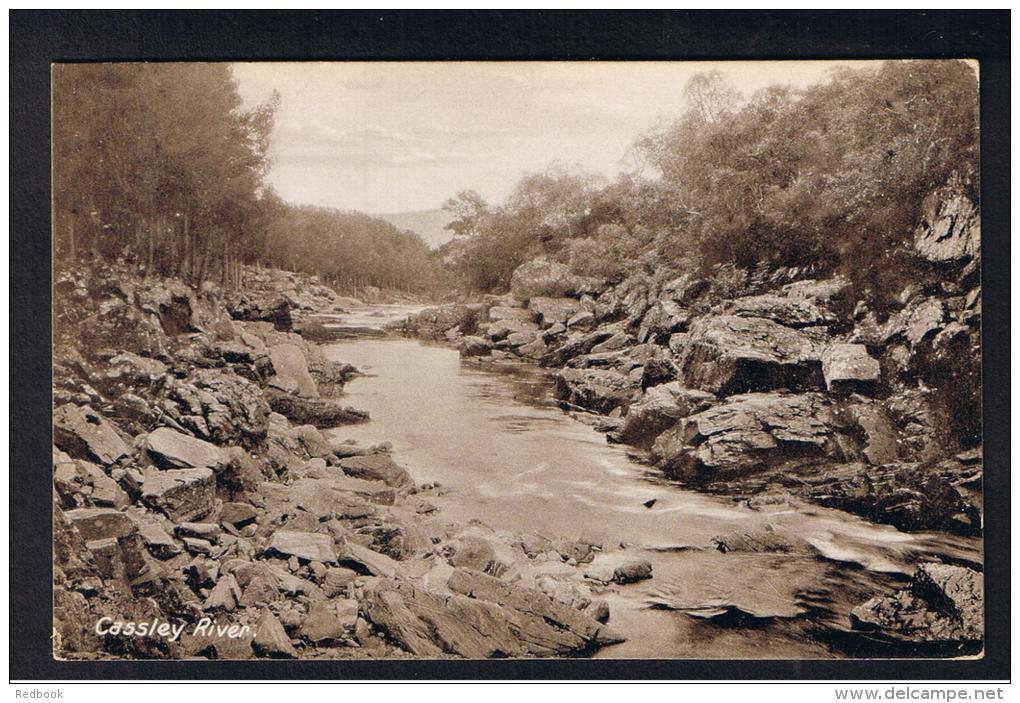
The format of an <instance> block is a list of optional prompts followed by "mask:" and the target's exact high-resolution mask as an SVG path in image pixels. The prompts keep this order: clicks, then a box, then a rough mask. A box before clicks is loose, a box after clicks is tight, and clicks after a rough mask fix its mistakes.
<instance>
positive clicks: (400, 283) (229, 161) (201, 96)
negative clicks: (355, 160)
mask: <svg viewBox="0 0 1020 703" xmlns="http://www.w3.org/2000/svg"><path fill="white" fill-rule="evenodd" d="M278 105H279V96H278V95H277V94H275V93H274V95H273V96H272V97H271V98H270V99H269V100H267V101H266V102H265V103H263V104H260V105H257V106H255V107H251V108H245V107H244V106H243V104H242V101H241V98H240V96H239V95H238V92H237V86H236V83H235V81H234V79H233V76H232V74H231V70H230V67H229V65H227V64H222V63H97V64H57V65H55V66H54V69H53V187H54V194H53V204H54V210H53V226H54V238H53V244H54V260H55V262H56V265H57V266H65V265H70V264H75V263H79V262H98V261H111V260H117V259H119V260H124V261H127V262H130V263H132V264H136V265H137V266H138V268H139V270H140V271H144V273H145V274H146V275H173V276H180V277H183V278H185V279H186V280H188V281H190V282H191V283H192V284H194V285H196V286H200V285H201V284H202V283H203V282H205V281H210V280H211V281H216V282H218V283H220V284H223V285H228V286H230V285H236V284H237V283H239V279H240V275H241V264H242V263H248V264H260V263H261V264H266V265H278V266H281V267H285V268H292V269H300V270H302V271H305V272H309V273H315V274H320V275H323V276H324V277H325V278H326V279H327V280H329V281H331V282H334V283H335V284H337V285H338V286H341V287H347V288H350V289H351V290H353V289H355V288H364V287H367V286H376V287H379V288H399V289H403V290H407V291H413V292H432V291H434V290H435V289H436V288H437V287H438V286H441V285H443V284H441V283H440V281H441V280H442V276H443V271H442V265H441V262H440V260H439V259H438V257H437V256H436V255H435V254H434V253H433V252H431V251H430V250H429V249H428V248H427V247H426V245H425V244H424V243H423V242H422V241H421V240H420V239H419V238H418V237H417V236H416V235H413V234H410V233H403V232H400V231H398V230H397V229H396V228H394V227H393V226H392V225H390V224H388V223H386V222H383V221H381V220H376V219H374V218H371V217H368V216H367V215H362V214H359V213H343V212H337V211H332V210H326V209H321V208H309V207H300V206H293V205H290V204H288V203H285V202H283V201H282V200H281V199H280V198H279V197H277V196H276V195H275V194H274V193H273V192H272V190H271V189H270V188H268V187H267V186H266V184H265V183H264V176H265V174H266V171H267V170H268V168H269V139H270V134H271V132H272V126H273V118H274V115H275V111H276V109H277V107H278Z"/></svg>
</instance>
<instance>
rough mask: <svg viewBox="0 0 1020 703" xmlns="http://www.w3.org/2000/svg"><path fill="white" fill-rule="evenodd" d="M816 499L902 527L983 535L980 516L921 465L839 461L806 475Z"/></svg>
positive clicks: (807, 485) (809, 491)
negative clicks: (811, 474) (869, 464)
mask: <svg viewBox="0 0 1020 703" xmlns="http://www.w3.org/2000/svg"><path fill="white" fill-rule="evenodd" d="M804 492H805V493H806V494H807V495H808V496H809V497H810V498H811V499H812V500H813V501H815V502H816V503H819V504H821V505H826V506H829V507H833V508H839V509H840V510H846V511H847V512H851V513H856V514H858V515H863V516H864V517H866V518H868V519H869V520H872V521H874V522H879V523H885V524H889V525H894V526H896V527H897V528H899V529H901V530H906V531H917V530H947V531H950V532H957V533H962V534H979V533H980V531H981V515H980V513H979V512H978V510H977V509H976V508H975V507H974V506H973V505H972V504H971V503H970V502H969V501H967V500H966V498H965V497H964V496H963V495H962V494H961V493H960V490H959V489H958V488H957V487H955V486H953V485H952V483H951V482H950V481H949V480H948V479H947V478H946V477H945V476H943V475H941V474H940V473H939V472H938V471H936V470H934V469H933V468H932V467H927V466H920V465H918V464H886V465H883V466H868V465H866V464H837V465H835V466H826V467H825V468H824V469H823V470H821V471H819V472H818V474H817V475H815V476H810V477H807V478H806V479H805V487H804Z"/></svg>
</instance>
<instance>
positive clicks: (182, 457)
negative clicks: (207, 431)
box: [145, 427, 226, 470]
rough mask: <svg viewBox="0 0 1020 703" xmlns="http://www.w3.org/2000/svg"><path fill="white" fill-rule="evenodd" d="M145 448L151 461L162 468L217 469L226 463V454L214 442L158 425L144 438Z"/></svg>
mask: <svg viewBox="0 0 1020 703" xmlns="http://www.w3.org/2000/svg"><path fill="white" fill-rule="evenodd" d="M145 450H146V451H147V452H148V453H149V456H150V457H151V458H152V461H153V463H155V464H156V465H157V466H159V467H160V468H162V469H188V468H193V469H197V468H202V467H207V468H210V469H214V470H216V469H219V468H221V467H222V466H224V465H225V464H226V454H225V453H224V452H223V450H221V449H220V448H219V447H217V446H216V445H215V444H210V443H209V442H206V441H205V440H201V439H198V438H196V437H189V436H188V435H186V434H183V433H181V432H178V431H177V430H173V429H170V428H169V427H160V428H159V429H156V430H153V431H152V432H150V433H149V435H148V436H147V437H146V438H145Z"/></svg>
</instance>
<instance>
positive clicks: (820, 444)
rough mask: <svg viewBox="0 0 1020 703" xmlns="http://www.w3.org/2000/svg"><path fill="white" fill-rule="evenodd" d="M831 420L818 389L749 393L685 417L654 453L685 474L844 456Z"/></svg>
mask: <svg viewBox="0 0 1020 703" xmlns="http://www.w3.org/2000/svg"><path fill="white" fill-rule="evenodd" d="M832 424H833V418H832V417H831V410H830V407H829V405H828V403H827V402H826V401H825V399H824V398H823V397H821V396H820V395H818V394H803V395H794V394H790V393H748V394H746V395H737V396H732V397H730V398H727V399H726V401H725V402H723V403H721V404H720V405H717V406H714V407H712V408H709V409H708V410H704V411H702V412H699V413H697V414H695V415H691V416H690V417H688V418H685V419H683V420H681V421H680V422H678V423H677V424H676V425H675V426H673V428H671V429H670V430H668V431H666V432H664V433H663V434H661V435H660V436H659V438H658V439H657V440H656V441H655V444H654V446H653V448H652V453H653V455H654V456H655V458H656V459H657V461H658V463H659V465H660V466H661V467H662V468H663V469H664V470H666V471H667V472H668V473H670V474H674V475H678V476H680V477H682V478H684V479H688V480H694V481H711V480H718V479H726V478H735V477H741V476H746V475H749V474H752V473H755V472H758V471H762V470H764V469H766V468H770V467H773V466H776V465H779V464H782V463H783V462H786V461H805V460H815V461H817V460H820V459H824V458H839V457H841V456H842V452H841V449H840V445H839V443H838V442H836V441H835V438H834V437H833V434H834V430H833V427H832Z"/></svg>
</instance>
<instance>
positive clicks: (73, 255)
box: [67, 211, 78, 264]
mask: <svg viewBox="0 0 1020 703" xmlns="http://www.w3.org/2000/svg"><path fill="white" fill-rule="evenodd" d="M67 225H68V227H67V254H68V256H69V257H70V259H71V263H72V264H73V263H74V262H75V260H76V259H77V258H78V252H77V250H76V249H75V242H74V212H73V211H72V212H71V214H70V216H69V217H68V219H67Z"/></svg>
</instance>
